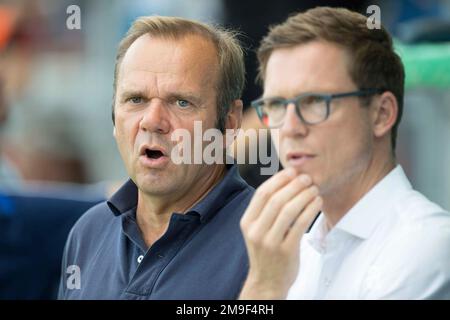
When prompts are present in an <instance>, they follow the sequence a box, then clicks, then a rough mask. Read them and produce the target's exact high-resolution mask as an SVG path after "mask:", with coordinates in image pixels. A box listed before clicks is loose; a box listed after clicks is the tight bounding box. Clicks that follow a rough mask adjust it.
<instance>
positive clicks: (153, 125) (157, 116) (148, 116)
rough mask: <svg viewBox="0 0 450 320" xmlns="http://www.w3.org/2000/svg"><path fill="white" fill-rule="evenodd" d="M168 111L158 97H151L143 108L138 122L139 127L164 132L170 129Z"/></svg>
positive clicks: (144, 129)
mask: <svg viewBox="0 0 450 320" xmlns="http://www.w3.org/2000/svg"><path fill="white" fill-rule="evenodd" d="M169 116H170V115H169V111H168V110H167V107H166V105H165V103H164V101H162V100H160V99H152V100H151V102H150V103H149V104H148V106H147V107H146V109H145V110H144V114H143V116H142V119H141V121H140V123H139V128H140V129H141V130H143V131H149V132H156V133H160V134H165V133H168V132H169V131H170V121H169Z"/></svg>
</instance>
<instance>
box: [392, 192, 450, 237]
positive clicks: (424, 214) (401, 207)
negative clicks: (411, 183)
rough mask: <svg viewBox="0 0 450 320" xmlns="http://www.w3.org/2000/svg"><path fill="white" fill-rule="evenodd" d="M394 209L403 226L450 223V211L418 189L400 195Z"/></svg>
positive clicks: (445, 224)
mask: <svg viewBox="0 0 450 320" xmlns="http://www.w3.org/2000/svg"><path fill="white" fill-rule="evenodd" d="M394 210H395V211H396V213H397V214H398V216H399V222H400V225H401V226H405V227H421V228H424V227H427V228H429V227H435V226H442V227H445V226H447V227H448V226H449V225H450V213H449V212H448V211H446V210H445V209H443V208H442V207H440V206H439V205H438V204H436V203H434V202H433V201H431V200H429V199H428V198H427V197H426V196H425V195H423V194H422V193H420V192H418V191H416V190H410V191H409V192H407V193H405V194H404V195H403V196H402V197H400V198H399V199H398V201H397V202H396V204H395V208H394Z"/></svg>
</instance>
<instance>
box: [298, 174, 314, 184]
mask: <svg viewBox="0 0 450 320" xmlns="http://www.w3.org/2000/svg"><path fill="white" fill-rule="evenodd" d="M299 179H300V181H301V182H302V183H304V184H306V185H309V184H310V183H311V182H312V181H311V178H310V177H309V176H308V175H306V174H302V175H300V176H299Z"/></svg>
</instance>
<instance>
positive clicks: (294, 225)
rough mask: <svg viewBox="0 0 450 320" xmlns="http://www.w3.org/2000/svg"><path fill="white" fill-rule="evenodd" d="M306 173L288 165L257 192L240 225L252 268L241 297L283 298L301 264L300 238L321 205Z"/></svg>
mask: <svg viewBox="0 0 450 320" xmlns="http://www.w3.org/2000/svg"><path fill="white" fill-rule="evenodd" d="M321 207H322V199H321V197H320V196H319V189H318V188H317V186H314V185H312V179H311V177H309V176H308V175H305V174H302V175H298V174H297V173H296V171H295V170H294V169H293V168H288V169H285V170H283V171H281V172H279V173H277V174H276V175H274V176H273V177H271V178H270V179H269V180H267V181H266V182H264V183H263V184H262V185H261V186H260V187H259V188H258V189H257V190H256V192H255V195H254V196H253V199H252V200H251V202H250V204H249V206H248V208H247V210H246V212H245V213H244V216H243V217H242V220H241V229H242V232H243V235H244V239H245V243H246V246H247V250H248V255H249V260H250V269H249V274H248V276H247V280H246V282H245V284H244V288H243V289H242V291H241V295H240V299H284V298H286V295H287V292H288V290H289V288H290V287H291V285H292V283H293V282H294V280H295V278H296V276H297V274H298V270H299V266H300V241H301V239H302V236H303V234H304V233H305V232H306V231H307V230H308V227H309V226H310V225H311V223H312V222H313V221H314V218H315V217H316V215H317V213H318V212H319V211H320V210H321Z"/></svg>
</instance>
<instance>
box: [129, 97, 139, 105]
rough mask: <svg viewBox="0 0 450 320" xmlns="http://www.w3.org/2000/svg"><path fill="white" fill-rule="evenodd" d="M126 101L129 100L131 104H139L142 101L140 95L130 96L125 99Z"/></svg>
mask: <svg viewBox="0 0 450 320" xmlns="http://www.w3.org/2000/svg"><path fill="white" fill-rule="evenodd" d="M127 100H128V101H130V102H131V103H132V104H139V103H142V102H143V99H142V97H131V98H128V99H127Z"/></svg>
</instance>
